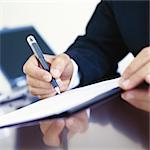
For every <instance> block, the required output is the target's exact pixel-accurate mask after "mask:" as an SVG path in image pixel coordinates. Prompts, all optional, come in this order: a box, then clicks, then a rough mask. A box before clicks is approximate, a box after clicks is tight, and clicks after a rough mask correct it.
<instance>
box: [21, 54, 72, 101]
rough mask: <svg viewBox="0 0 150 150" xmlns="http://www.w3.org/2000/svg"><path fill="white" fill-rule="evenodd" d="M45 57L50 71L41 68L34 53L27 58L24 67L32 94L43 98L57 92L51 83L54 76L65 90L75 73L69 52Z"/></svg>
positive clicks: (62, 89)
mask: <svg viewBox="0 0 150 150" xmlns="http://www.w3.org/2000/svg"><path fill="white" fill-rule="evenodd" d="M44 57H45V60H46V61H47V63H48V64H49V65H50V66H51V70H50V73H49V72H47V71H45V70H44V69H42V68H41V66H40V64H39V62H38V61H37V59H36V58H35V56H34V55H33V56H31V57H30V58H29V59H28V60H27V62H26V63H25V64H24V67H23V71H24V73H25V74H26V78H27V83H28V86H29V91H30V92H31V94H32V95H35V96H39V98H41V99H43V98H47V97H50V96H54V95H55V94H56V91H55V90H54V88H53V87H52V85H51V84H50V81H51V79H52V76H53V77H54V78H56V79H57V82H58V84H59V87H60V90H61V92H63V91H65V90H67V88H68V86H69V83H70V80H71V77H72V74H73V64H72V62H71V59H70V57H69V56H68V55H67V54H61V55H58V56H50V55H44Z"/></svg>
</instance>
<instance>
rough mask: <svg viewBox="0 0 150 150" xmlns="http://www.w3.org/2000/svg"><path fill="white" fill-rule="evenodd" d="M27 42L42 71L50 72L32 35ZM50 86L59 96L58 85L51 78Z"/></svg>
mask: <svg viewBox="0 0 150 150" xmlns="http://www.w3.org/2000/svg"><path fill="white" fill-rule="evenodd" d="M27 42H28V44H29V45H30V47H31V49H32V51H33V53H34V55H35V56H36V58H37V59H38V60H39V62H40V64H41V66H42V67H43V69H44V70H46V71H48V72H50V66H49V65H48V64H47V62H46V61H45V59H44V56H43V53H42V50H41V48H40V46H39V45H38V43H37V41H36V40H35V38H34V36H33V35H29V36H28V37H27ZM51 84H52V86H53V88H54V89H55V90H56V92H57V94H60V88H59V86H58V83H57V82H56V80H55V79H54V78H53V77H52V80H51Z"/></svg>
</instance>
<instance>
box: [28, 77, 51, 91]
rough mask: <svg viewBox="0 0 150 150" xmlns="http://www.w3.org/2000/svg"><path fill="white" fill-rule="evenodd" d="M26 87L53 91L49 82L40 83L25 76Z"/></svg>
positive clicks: (40, 81)
mask: <svg viewBox="0 0 150 150" xmlns="http://www.w3.org/2000/svg"><path fill="white" fill-rule="evenodd" d="M26 79H27V83H28V85H30V86H32V87H35V88H43V89H53V87H52V86H51V84H50V82H46V81H42V80H38V79H35V78H33V77H31V76H29V75H27V76H26Z"/></svg>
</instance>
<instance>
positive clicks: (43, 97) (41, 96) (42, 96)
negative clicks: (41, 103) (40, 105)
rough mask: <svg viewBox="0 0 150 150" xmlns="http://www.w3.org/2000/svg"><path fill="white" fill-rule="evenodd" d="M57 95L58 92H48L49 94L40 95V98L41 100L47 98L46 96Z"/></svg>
mask: <svg viewBox="0 0 150 150" xmlns="http://www.w3.org/2000/svg"><path fill="white" fill-rule="evenodd" d="M55 95H56V92H55V93H51V94H48V95H38V98H39V99H40V100H43V99H46V98H48V97H53V96H55Z"/></svg>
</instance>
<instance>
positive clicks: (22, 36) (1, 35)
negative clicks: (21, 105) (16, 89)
mask: <svg viewBox="0 0 150 150" xmlns="http://www.w3.org/2000/svg"><path fill="white" fill-rule="evenodd" d="M28 35H34V36H35V38H36V39H37V41H38V43H39V45H40V47H41V49H42V51H43V53H48V54H50V55H54V52H53V51H52V49H51V48H50V47H49V46H48V45H47V43H46V42H45V41H44V40H43V38H42V37H41V36H40V34H39V33H38V32H37V30H36V29H35V28H34V27H32V26H28V27H20V28H13V29H3V30H1V31H0V68H1V69H2V71H3V72H4V74H5V75H6V77H7V78H8V80H9V81H10V84H11V85H12V86H15V82H14V81H16V82H17V80H16V79H22V78H24V73H23V71H22V67H23V65H24V63H25V62H26V60H27V59H28V58H29V57H30V56H31V55H32V54H33V53H32V51H31V49H30V47H29V45H28V44H27V42H26V38H27V36H28Z"/></svg>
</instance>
